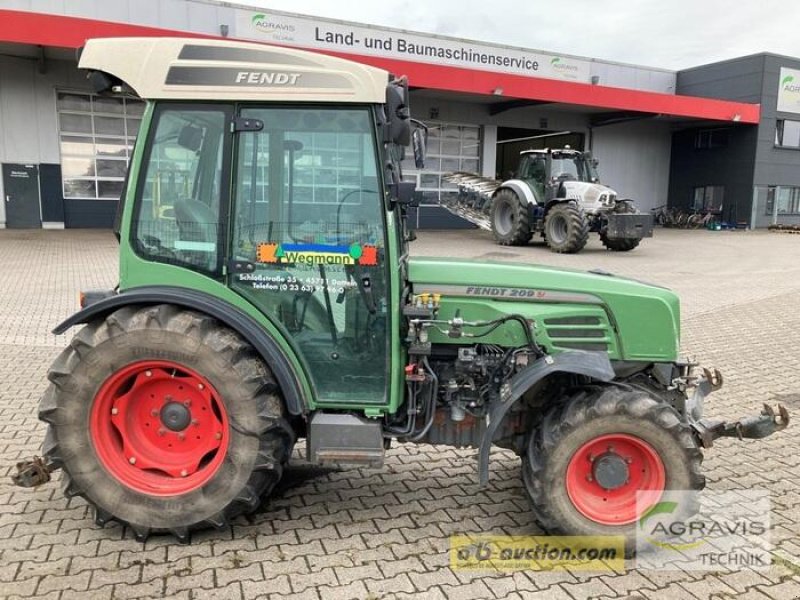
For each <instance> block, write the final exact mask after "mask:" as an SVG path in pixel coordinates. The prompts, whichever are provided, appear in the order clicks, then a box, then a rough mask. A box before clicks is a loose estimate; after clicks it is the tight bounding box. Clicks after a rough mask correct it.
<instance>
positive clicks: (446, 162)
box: [442, 158, 459, 172]
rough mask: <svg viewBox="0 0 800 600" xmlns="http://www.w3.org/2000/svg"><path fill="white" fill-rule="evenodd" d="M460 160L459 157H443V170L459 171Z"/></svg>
mask: <svg viewBox="0 0 800 600" xmlns="http://www.w3.org/2000/svg"><path fill="white" fill-rule="evenodd" d="M458 166H459V161H458V159H457V158H443V159H442V171H444V172H449V171H458Z"/></svg>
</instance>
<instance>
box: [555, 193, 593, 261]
mask: <svg viewBox="0 0 800 600" xmlns="http://www.w3.org/2000/svg"><path fill="white" fill-rule="evenodd" d="M544 237H545V240H546V241H547V245H548V246H549V247H550V250H552V251H553V252H558V253H562V254H574V253H575V252H580V251H581V250H583V247H584V246H586V242H587V241H589V224H588V223H587V221H586V218H585V216H584V214H583V211H582V210H581V209H580V208H578V207H577V206H575V204H573V203H572V202H562V203H560V204H556V205H555V206H553V207H552V208H551V209H550V210H549V211H547V216H545V218H544Z"/></svg>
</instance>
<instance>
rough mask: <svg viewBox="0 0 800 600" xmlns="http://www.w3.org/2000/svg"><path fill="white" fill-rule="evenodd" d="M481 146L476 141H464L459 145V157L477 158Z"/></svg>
mask: <svg viewBox="0 0 800 600" xmlns="http://www.w3.org/2000/svg"><path fill="white" fill-rule="evenodd" d="M480 149H481V145H480V142H478V141H477V140H465V141H463V142H462V143H461V156H478V155H479V154H480Z"/></svg>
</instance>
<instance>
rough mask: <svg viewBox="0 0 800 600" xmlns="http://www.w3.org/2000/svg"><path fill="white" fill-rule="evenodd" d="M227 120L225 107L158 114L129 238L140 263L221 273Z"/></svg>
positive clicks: (178, 109) (169, 109)
mask: <svg viewBox="0 0 800 600" xmlns="http://www.w3.org/2000/svg"><path fill="white" fill-rule="evenodd" d="M229 116H230V113H229V111H228V110H227V109H225V108H224V107H220V108H217V107H211V106H201V107H194V106H193V107H171V106H169V105H165V106H161V107H159V108H157V109H156V114H155V116H154V123H153V125H152V126H151V133H150V143H149V154H148V155H147V156H146V159H145V164H144V165H143V168H142V175H141V177H142V179H141V180H140V182H139V188H138V203H137V210H136V213H135V215H136V217H135V219H136V222H135V224H134V234H133V245H134V248H135V249H136V252H137V253H138V254H139V255H140V256H142V257H143V258H146V259H148V260H154V261H158V262H166V263H170V264H179V265H183V266H188V267H190V268H193V269H195V270H199V271H203V272H211V273H213V272H217V271H219V270H220V263H221V238H222V231H223V227H222V224H221V218H220V214H221V213H220V204H221V201H222V195H223V190H224V188H223V179H224V177H223V171H224V168H223V167H224V160H223V156H224V153H225V149H226V148H225V146H226V144H225V139H226V135H225V134H226V124H227V123H228V122H229Z"/></svg>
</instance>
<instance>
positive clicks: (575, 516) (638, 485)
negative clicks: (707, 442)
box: [522, 387, 705, 555]
mask: <svg viewBox="0 0 800 600" xmlns="http://www.w3.org/2000/svg"><path fill="white" fill-rule="evenodd" d="M702 458H703V457H702V453H701V452H700V450H699V449H698V447H697V444H696V443H695V441H694V438H693V436H692V433H691V430H690V428H689V426H688V425H686V423H685V422H683V421H682V420H681V419H680V417H679V415H678V413H677V412H675V410H674V409H673V408H672V407H671V406H669V405H668V404H666V403H664V402H660V401H658V400H656V399H655V398H653V397H651V396H650V395H648V394H647V393H645V392H642V391H629V390H624V389H620V388H617V387H590V388H585V389H582V390H581V391H580V392H578V393H577V394H576V395H574V396H573V397H571V398H570V399H569V400H568V401H566V402H565V403H564V404H562V405H561V406H558V407H555V408H553V409H552V410H551V411H550V412H549V413H548V414H547V415H546V416H545V418H544V419H543V420H542V422H541V424H540V426H539V427H538V429H537V430H536V431H534V432H533V434H532V435H531V437H530V440H529V443H528V448H527V452H526V454H525V455H524V457H523V463H522V474H523V480H524V483H525V488H526V490H527V492H528V495H529V496H530V499H531V501H532V503H533V510H534V514H535V515H536V517H537V519H538V520H539V521H540V522H541V524H542V526H543V527H544V528H545V529H546V530H548V531H549V532H551V533H561V534H564V535H597V536H606V535H612V536H624V538H625V548H626V553H627V554H628V555H630V554H631V553H632V552H633V550H634V548H635V545H636V522H637V519H639V518H640V517H641V516H642V506H647V505H648V504H649V505H652V504H655V503H656V502H658V501H659V500H660V498H661V496H662V494H663V493H664V492H665V490H701V489H703V487H704V485H705V478H704V477H703V475H701V474H700V463H701V461H702ZM637 500H638V503H637ZM642 500H644V501H645V502H642Z"/></svg>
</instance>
